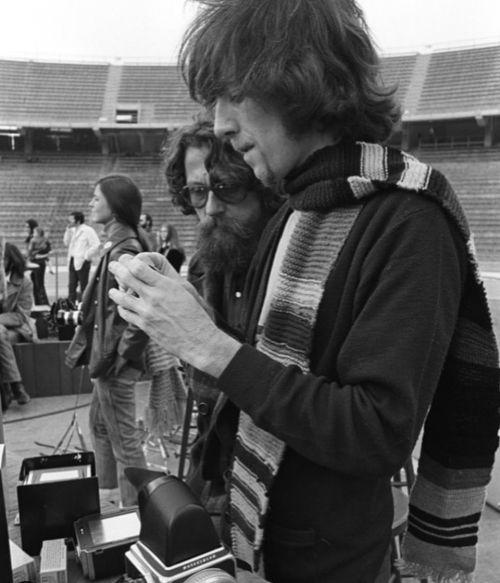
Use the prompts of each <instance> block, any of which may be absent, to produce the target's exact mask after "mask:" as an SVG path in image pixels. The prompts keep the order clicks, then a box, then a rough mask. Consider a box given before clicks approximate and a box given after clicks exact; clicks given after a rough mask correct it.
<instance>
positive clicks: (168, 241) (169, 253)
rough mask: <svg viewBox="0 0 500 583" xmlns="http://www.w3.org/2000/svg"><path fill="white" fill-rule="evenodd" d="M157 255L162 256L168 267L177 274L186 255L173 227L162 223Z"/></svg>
mask: <svg viewBox="0 0 500 583" xmlns="http://www.w3.org/2000/svg"><path fill="white" fill-rule="evenodd" d="M158 253H161V254H162V255H164V256H165V257H166V258H167V259H168V262H169V263H170V265H172V267H173V268H174V269H175V270H176V271H177V272H179V271H180V270H181V267H182V264H183V263H184V261H186V253H185V251H184V248H183V247H182V245H181V243H180V241H179V234H178V233H177V229H176V228H175V227H174V226H173V225H167V224H166V223H164V224H163V225H162V226H161V228H160V232H159V242H158Z"/></svg>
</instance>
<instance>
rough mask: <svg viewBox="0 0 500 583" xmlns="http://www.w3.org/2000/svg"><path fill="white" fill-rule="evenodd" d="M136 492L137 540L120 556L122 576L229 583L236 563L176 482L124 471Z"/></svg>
mask: <svg viewBox="0 0 500 583" xmlns="http://www.w3.org/2000/svg"><path fill="white" fill-rule="evenodd" d="M125 472H126V475H127V478H128V479H129V480H130V481H131V482H132V483H133V484H134V485H135V487H136V488H137V490H138V492H139V513H140V516H141V531H140V535H139V541H138V542H136V543H135V544H134V545H132V546H131V547H130V549H129V550H128V551H127V553H126V554H125V565H126V571H127V575H128V576H129V577H131V578H133V579H138V578H139V579H140V578H141V577H142V578H144V580H145V581H147V582H148V583H174V582H175V583H196V582H200V583H201V582H202V581H203V582H206V583H209V582H210V583H235V582H236V561H235V559H234V557H233V555H232V554H231V553H230V552H229V551H228V550H227V549H226V548H225V547H224V546H223V545H222V544H221V542H220V540H219V537H218V535H217V533H216V531H215V527H214V525H213V523H212V519H211V518H210V515H209V514H208V512H207V511H206V510H205V508H204V507H203V505H202V504H201V502H200V501H199V500H198V498H197V497H196V496H195V494H194V493H193V492H192V491H191V490H190V489H189V487H188V486H187V485H186V484H185V483H184V482H183V481H182V480H180V479H179V478H176V477H174V476H167V475H165V474H162V473H160V472H152V471H150V470H144V469H139V468H127V469H126V470H125Z"/></svg>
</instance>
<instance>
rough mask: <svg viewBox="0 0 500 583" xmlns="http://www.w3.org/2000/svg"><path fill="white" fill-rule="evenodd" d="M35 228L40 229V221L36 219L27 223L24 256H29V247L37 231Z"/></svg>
mask: <svg viewBox="0 0 500 583" xmlns="http://www.w3.org/2000/svg"><path fill="white" fill-rule="evenodd" d="M35 227H38V221H37V220H36V219H28V220H27V221H26V233H27V234H26V239H25V240H24V244H25V251H24V255H25V256H27V255H28V247H29V244H30V241H31V239H32V238H33V232H34V231H35Z"/></svg>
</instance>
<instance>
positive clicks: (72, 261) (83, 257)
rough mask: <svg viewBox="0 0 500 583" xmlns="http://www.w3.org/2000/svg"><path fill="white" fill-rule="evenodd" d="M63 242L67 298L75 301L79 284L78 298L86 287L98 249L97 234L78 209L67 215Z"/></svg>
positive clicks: (81, 296)
mask: <svg viewBox="0 0 500 583" xmlns="http://www.w3.org/2000/svg"><path fill="white" fill-rule="evenodd" d="M64 244H65V245H66V246H67V247H68V265H69V281H68V300H70V301H71V302H73V303H74V304H75V303H76V301H77V288H78V285H80V298H83V292H84V291H85V288H86V287H87V284H88V281H89V274H90V265H91V260H92V257H93V256H94V255H95V253H96V252H97V250H98V249H99V244H100V240H99V236H98V235H97V233H96V232H95V230H94V229H93V228H92V227H89V226H88V225H86V224H85V216H84V214H83V213H82V212H80V211H75V212H72V213H71V214H70V215H69V223H68V226H67V227H66V231H65V232H64Z"/></svg>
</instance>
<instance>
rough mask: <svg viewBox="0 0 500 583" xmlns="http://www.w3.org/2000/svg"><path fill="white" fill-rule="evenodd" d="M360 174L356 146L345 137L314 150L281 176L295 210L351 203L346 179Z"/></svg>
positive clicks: (324, 208)
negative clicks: (294, 167)
mask: <svg viewBox="0 0 500 583" xmlns="http://www.w3.org/2000/svg"><path fill="white" fill-rule="evenodd" d="M359 174H360V154H359V147H358V146H357V145H356V144H355V143H354V142H350V141H347V140H344V141H342V142H341V143H339V144H335V145H333V146H326V147H325V148H322V149H321V150H316V151H315V152H314V153H313V154H311V156H309V158H307V160H306V161H305V162H304V163H303V164H301V165H300V166H299V167H297V168H296V169H295V170H293V171H292V172H291V173H290V174H289V175H288V176H287V177H286V178H285V180H284V190H285V192H286V193H287V194H288V196H289V200H290V205H291V207H292V208H293V209H295V210H302V211H307V210H327V209H331V208H334V207H337V206H342V205H345V204H352V202H353V200H352V192H351V189H350V187H349V183H348V182H347V179H348V178H349V177H350V176H353V175H359Z"/></svg>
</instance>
